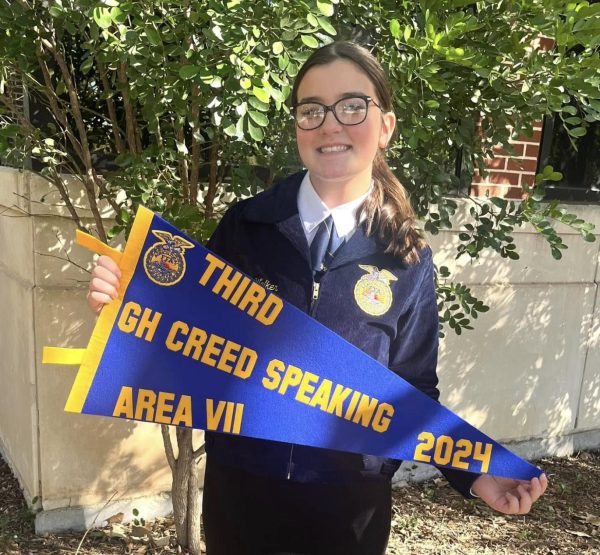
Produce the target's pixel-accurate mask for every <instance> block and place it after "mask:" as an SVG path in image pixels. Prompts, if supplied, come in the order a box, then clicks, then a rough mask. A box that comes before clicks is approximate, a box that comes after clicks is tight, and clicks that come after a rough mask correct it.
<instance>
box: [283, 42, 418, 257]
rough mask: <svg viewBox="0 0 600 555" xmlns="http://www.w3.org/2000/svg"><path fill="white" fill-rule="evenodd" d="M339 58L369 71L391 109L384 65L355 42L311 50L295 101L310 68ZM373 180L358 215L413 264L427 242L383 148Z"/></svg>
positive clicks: (381, 98)
mask: <svg viewBox="0 0 600 555" xmlns="http://www.w3.org/2000/svg"><path fill="white" fill-rule="evenodd" d="M340 59H344V60H349V61H351V62H353V63H354V64H356V65H357V66H358V68H359V69H361V70H362V71H363V72H364V73H365V74H366V75H367V77H368V78H369V79H370V81H371V82H372V83H373V85H374V87H375V91H376V93H377V99H378V102H379V104H380V106H381V110H382V112H391V111H392V94H391V91H390V86H389V83H388V80H387V77H386V75H385V72H384V70H383V68H382V67H381V65H380V63H379V62H378V61H377V59H376V58H375V56H373V54H371V53H370V52H369V51H368V50H367V49H366V48H363V47H362V46H359V45H357V44H354V43H352V42H332V43H331V44H327V45H326V46H323V47H322V48H319V49H318V50H315V51H314V52H313V53H312V55H311V56H310V57H309V58H308V60H306V62H305V63H304V65H303V66H302V68H301V69H300V71H299V72H298V75H297V77H296V81H295V82H294V87H293V89H292V105H293V106H295V105H296V104H297V102H298V87H299V86H300V83H301V82H302V79H303V78H304V76H305V75H306V73H307V72H308V70H309V69H310V68H312V67H313V66H317V65H326V64H330V63H332V62H335V61H336V60H340ZM373 181H374V184H375V187H374V191H373V193H372V194H371V195H370V196H369V198H368V199H367V200H365V202H364V203H363V205H362V206H361V207H360V209H359V211H358V213H357V219H359V218H360V217H361V214H365V216H366V224H367V234H368V235H371V234H373V233H376V234H377V237H378V238H379V240H380V241H381V242H382V243H384V244H387V247H386V249H385V252H386V253H391V254H393V255H394V256H398V257H400V258H402V259H403V260H405V261H406V262H408V263H410V264H413V263H416V262H418V261H419V250H420V249H422V248H423V247H424V246H425V244H426V243H425V239H424V238H423V234H422V233H421V231H420V230H419V228H418V226H417V222H416V215H415V212H414V210H413V207H412V205H411V204H410V199H409V196H408V192H407V191H406V189H405V188H404V187H403V186H402V184H401V183H400V181H399V180H398V178H397V177H396V176H395V175H394V174H393V173H392V170H391V169H390V167H389V166H388V164H387V162H386V160H385V157H384V153H383V150H380V151H379V152H378V153H377V155H376V156H375V160H373Z"/></svg>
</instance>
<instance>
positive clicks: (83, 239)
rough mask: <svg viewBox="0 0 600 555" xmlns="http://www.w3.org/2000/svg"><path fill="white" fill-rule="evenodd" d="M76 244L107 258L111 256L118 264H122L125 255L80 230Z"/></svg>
mask: <svg viewBox="0 0 600 555" xmlns="http://www.w3.org/2000/svg"><path fill="white" fill-rule="evenodd" d="M75 243H77V244H78V245H79V246H80V247H83V248H84V249H87V250H89V251H92V252H95V253H97V254H105V255H106V256H110V257H111V258H112V259H113V260H114V261H115V262H116V263H117V264H119V263H120V262H121V258H122V257H123V253H122V252H121V251H119V250H117V249H113V248H112V247H109V246H108V245H107V244H106V243H103V242H102V241H100V239H97V238H96V237H94V236H93V235H90V234H89V233H84V232H83V231H81V230H79V229H78V230H76V231H75Z"/></svg>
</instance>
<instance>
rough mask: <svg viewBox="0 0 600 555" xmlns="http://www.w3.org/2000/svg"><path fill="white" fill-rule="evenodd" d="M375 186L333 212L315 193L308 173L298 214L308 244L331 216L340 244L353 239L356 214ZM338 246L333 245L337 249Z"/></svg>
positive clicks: (303, 180)
mask: <svg viewBox="0 0 600 555" xmlns="http://www.w3.org/2000/svg"><path fill="white" fill-rule="evenodd" d="M372 189H373V184H372V182H371V187H370V188H369V190H368V191H367V192H366V193H365V194H364V195H362V196H360V197H359V198H356V199H354V200H351V201H350V202H346V203H344V204H340V205H339V206H336V207H335V208H332V209H331V210H330V209H329V208H328V207H327V205H326V204H325V203H324V202H323V201H322V200H321V197H320V196H319V195H318V194H317V192H316V191H315V189H314V187H313V184H312V182H311V180H310V175H309V173H308V172H306V174H305V176H304V178H303V179H302V183H301V184H300V189H299V190H298V201H297V202H298V213H299V214H300V221H301V222H302V228H303V229H304V234H305V235H306V240H307V241H308V244H309V245H310V243H311V242H312V240H313V239H314V237H315V235H316V234H317V227H319V224H320V223H321V222H322V221H323V220H325V219H326V218H327V217H328V216H329V215H330V214H331V217H332V219H333V225H334V226H335V230H336V231H337V234H338V237H339V242H340V243H342V242H343V241H347V240H348V239H350V237H352V234H353V233H354V232H355V231H356V212H357V210H358V209H359V208H360V206H361V204H362V203H363V202H364V200H365V199H366V198H367V197H368V196H369V195H370V194H371V190H372ZM365 217H366V216H365V214H362V215H361V218H360V221H361V223H362V221H363V220H364V219H365ZM338 246H339V244H338V245H333V248H334V249H336V248H337V247H338Z"/></svg>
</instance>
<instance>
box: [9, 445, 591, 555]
mask: <svg viewBox="0 0 600 555" xmlns="http://www.w3.org/2000/svg"><path fill="white" fill-rule="evenodd" d="M538 464H539V465H540V466H541V467H542V468H544V469H545V470H546V472H547V474H548V476H549V477H550V487H549V489H548V491H547V492H546V495H544V497H543V498H542V499H541V500H540V501H538V503H536V505H535V506H534V508H533V510H532V511H531V513H530V514H529V515H526V516H502V515H500V514H497V513H494V512H493V511H491V510H488V508H487V507H486V506H485V505H484V504H482V503H481V502H479V501H476V500H475V501H468V500H465V499H463V498H462V497H461V496H460V495H459V494H457V493H456V492H454V490H452V488H450V487H449V486H448V485H446V483H445V481H444V480H443V479H436V480H431V481H428V482H424V483H422V484H412V485H409V486H407V487H405V488H401V489H398V490H395V491H394V501H395V503H394V517H393V521H392V536H391V538H390V544H389V547H388V552H387V553H388V555H408V554H415V553H418V554H429V555H458V554H469V555H475V554H477V555H480V554H484V555H487V554H494V555H496V554H502V555H504V554H506V555H508V554H515V555H516V554H519V555H522V554H540V555H541V554H543V555H571V554H573V555H579V554H580V553H596V554H600V452H595V453H579V454H578V455H576V456H573V457H568V458H563V459H544V460H542V461H539V462H538ZM115 520H116V521H118V520H119V519H118V518H116V519H115ZM82 539H83V541H82ZM80 544H81V545H80ZM177 552H178V550H177V547H176V544H175V530H174V526H173V523H172V521H171V520H169V519H159V520H157V521H154V522H151V523H146V524H145V527H134V526H132V525H130V524H122V523H119V522H113V523H111V524H108V525H106V526H105V527H104V528H102V529H98V530H92V531H89V533H87V535H85V537H84V534H83V533H71V534H56V535H54V534H52V535H47V536H44V537H38V536H36V535H35V534H34V532H33V515H32V514H31V513H30V512H29V510H28V509H27V506H26V504H25V502H24V500H23V496H22V494H21V491H20V489H19V485H18V483H17V481H16V480H15V479H14V477H13V476H12V474H11V472H10V469H9V468H8V465H6V464H5V463H4V461H2V459H0V554H10V555H13V554H23V555H34V554H35V555H51V554H52V555H62V554H68V553H80V554H82V555H99V554H116V553H127V554H129V553H140V554H143V553H146V554H148V555H150V554H157V555H158V554H161V553H164V554H167V553H177ZM232 555H235V554H232Z"/></svg>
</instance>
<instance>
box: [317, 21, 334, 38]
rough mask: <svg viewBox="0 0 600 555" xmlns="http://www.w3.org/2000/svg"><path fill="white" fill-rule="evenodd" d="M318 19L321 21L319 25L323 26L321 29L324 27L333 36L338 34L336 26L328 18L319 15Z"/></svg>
mask: <svg viewBox="0 0 600 555" xmlns="http://www.w3.org/2000/svg"><path fill="white" fill-rule="evenodd" d="M317 20H318V21H319V25H320V26H321V29H323V31H325V32H326V33H329V34H330V35H332V36H335V35H337V31H336V30H335V27H334V26H333V25H332V24H331V23H329V20H328V19H326V18H325V17H318V18H317Z"/></svg>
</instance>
